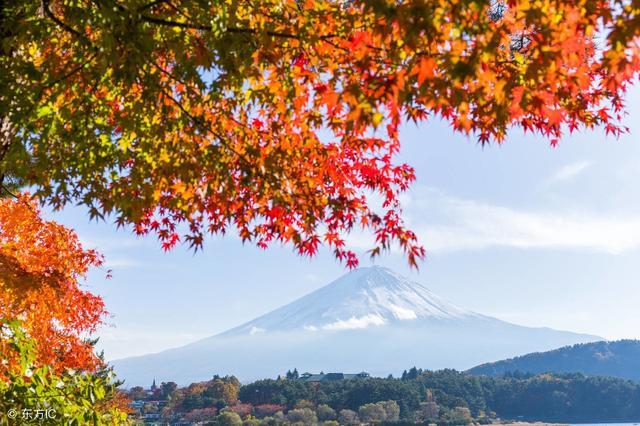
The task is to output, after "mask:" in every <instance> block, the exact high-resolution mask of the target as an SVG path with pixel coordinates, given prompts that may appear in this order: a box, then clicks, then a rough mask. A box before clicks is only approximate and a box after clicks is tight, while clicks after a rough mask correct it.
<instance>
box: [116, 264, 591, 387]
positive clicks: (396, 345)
mask: <svg viewBox="0 0 640 426" xmlns="http://www.w3.org/2000/svg"><path fill="white" fill-rule="evenodd" d="M595 340H601V339H600V338H598V337H595V336H588V335H581V334H575V333H570V332H564V331H556V330H551V329H547V328H528V327H522V326H518V325H514V324H509V323H506V322H504V321H500V320H498V319H495V318H491V317H487V316H483V315H480V314H477V313H474V312H471V311H468V310H465V309H463V308H460V307H458V306H456V305H454V304H453V303H451V302H448V301H446V300H444V299H442V298H440V297H438V296H437V295H435V294H433V293H432V292H431V291H429V290H428V289H427V288H426V287H424V286H422V285H421V284H418V283H415V282H412V281H409V280H407V279H405V278H403V277H402V276H399V275H397V274H395V273H394V272H392V271H390V270H388V269H385V268H380V267H371V268H361V269H358V270H355V271H352V272H350V273H348V274H346V275H344V276H343V277H341V278H339V279H338V280H336V281H334V282H332V283H331V284H329V285H327V286H326V287H323V288H321V289H319V290H317V291H315V292H312V293H310V294H308V295H307V296H304V297H302V298H300V299H298V300H296V301H294V302H292V303H290V304H288V305H285V306H283V307H281V308H279V309H276V310H274V311H272V312H270V313H268V314H266V315H263V316H261V317H259V318H256V319H254V320H252V321H249V322H247V323H245V324H242V325H240V326H238V327H235V328H233V329H231V330H228V331H226V332H224V333H221V334H219V335H216V336H212V337H209V338H206V339H203V340H200V341H198V342H195V343H192V344H189V345H186V346H183V347H180V348H176V349H171V350H167V351H163V352H160V353H157V354H151V355H145V356H141V357H134V358H126V359H122V360H116V361H113V365H114V366H115V368H116V371H117V372H118V374H119V375H120V376H121V377H123V378H125V379H126V385H127V386H133V385H139V384H147V383H149V382H150V381H151V380H153V378H154V377H155V378H157V379H158V380H161V381H167V380H173V381H175V382H178V383H179V384H188V383H190V382H192V381H197V380H203V379H207V378H210V377H211V376H212V375H214V374H235V375H237V376H238V377H239V378H240V379H241V380H252V379H256V378H260V377H275V376H277V375H278V374H282V373H283V372H285V371H286V370H288V369H289V368H293V367H297V368H298V370H300V371H306V370H308V371H320V370H323V371H345V372H349V371H363V370H364V371H367V372H369V373H371V374H372V375H385V376H386V375H387V374H389V373H393V374H399V373H400V372H401V371H403V370H404V369H406V368H409V367H411V366H413V365H417V366H420V367H423V368H429V369H437V368H446V367H450V368H457V369H465V368H469V367H471V366H473V365H477V364H479V363H481V362H486V361H491V360H497V359H501V358H505V357H510V356H516V355H520V354H525V353H529V352H533V351H542V350H548V349H552V348H557V347H559V346H564V345H568V344H574V343H581V342H589V341H595Z"/></svg>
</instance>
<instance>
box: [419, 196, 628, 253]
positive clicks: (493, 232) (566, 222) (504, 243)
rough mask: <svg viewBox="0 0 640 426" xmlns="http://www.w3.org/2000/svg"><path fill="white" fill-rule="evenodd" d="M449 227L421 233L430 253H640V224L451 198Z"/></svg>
mask: <svg viewBox="0 0 640 426" xmlns="http://www.w3.org/2000/svg"><path fill="white" fill-rule="evenodd" d="M440 207H442V208H444V209H445V211H446V213H448V216H449V219H450V220H449V223H446V224H433V225H429V224H425V225H422V226H420V227H419V228H418V230H417V232H418V233H419V236H420V237H421V240H422V241H423V242H424V244H425V245H426V247H427V249H428V250H429V251H431V252H446V251H455V250H465V249H475V250H477V249H485V248H489V247H515V248H547V249H587V250H594V251H601V252H606V253H611V254H618V253H622V252H625V251H628V250H632V249H635V248H638V247H640V218H638V216H631V217H616V216H614V215H611V216H609V215H604V216H603V215H589V214H584V213H576V212H568V213H561V212H530V211H523V210H516V209H512V208H508V207H501V206H495V205H491V204H485V203H479V202H475V201H466V200H459V199H453V198H446V199H445V200H444V201H443V205H442V206H440Z"/></svg>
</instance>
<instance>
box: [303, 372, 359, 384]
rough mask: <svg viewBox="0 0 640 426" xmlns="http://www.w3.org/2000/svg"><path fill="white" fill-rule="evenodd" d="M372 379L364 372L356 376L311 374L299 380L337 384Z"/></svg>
mask: <svg viewBox="0 0 640 426" xmlns="http://www.w3.org/2000/svg"><path fill="white" fill-rule="evenodd" d="M369 377H371V376H370V375H369V373H365V372H364V371H362V372H360V373H355V374H345V373H326V374H325V373H320V374H311V373H303V374H302V375H301V376H300V378H299V379H298V380H301V381H303V382H310V383H319V382H335V381H340V380H357V379H366V378H369Z"/></svg>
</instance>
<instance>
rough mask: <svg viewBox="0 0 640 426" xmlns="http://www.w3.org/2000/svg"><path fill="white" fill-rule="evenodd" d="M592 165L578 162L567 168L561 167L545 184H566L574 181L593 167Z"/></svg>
mask: <svg viewBox="0 0 640 426" xmlns="http://www.w3.org/2000/svg"><path fill="white" fill-rule="evenodd" d="M591 164H592V163H591V161H578V162H576V163H571V164H567V165H566V166H563V167H560V168H559V169H558V170H556V171H555V173H553V174H552V175H551V176H549V177H548V178H547V179H545V181H544V183H545V184H547V185H550V184H553V183H559V182H566V181H569V180H571V179H574V178H575V177H577V176H578V175H579V174H581V173H582V172H584V171H585V170H586V169H588V168H589V167H591Z"/></svg>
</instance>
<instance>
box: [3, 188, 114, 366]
mask: <svg viewBox="0 0 640 426" xmlns="http://www.w3.org/2000/svg"><path fill="white" fill-rule="evenodd" d="M101 264H102V257H101V256H100V255H99V254H98V253H96V252H95V251H93V250H85V249H84V248H83V247H82V245H81V244H80V242H79V241H78V237H77V236H76V234H75V233H74V232H73V231H71V230H69V229H67V228H65V227H64V226H62V225H60V224H57V223H55V222H51V221H46V220H44V219H42V217H41V216H40V212H39V210H38V206H37V204H36V203H35V202H34V201H32V200H31V199H30V197H29V195H28V194H23V195H21V196H20V198H19V199H17V200H14V199H10V198H0V320H1V321H0V324H3V323H5V322H7V321H11V320H16V319H17V320H19V321H20V324H21V326H22V327H24V330H25V332H26V333H28V335H29V336H31V338H32V339H33V341H34V342H35V346H36V347H35V351H36V353H37V363H38V365H48V366H50V367H51V368H52V369H53V370H54V371H60V370H61V369H63V368H76V369H82V370H92V369H93V368H95V367H97V366H98V365H99V364H100V362H99V360H98V358H97V357H96V355H95V354H94V352H93V346H92V344H91V343H90V342H89V341H87V340H86V338H87V336H88V334H90V333H92V332H94V331H95V329H96V327H97V326H98V325H99V324H100V323H101V319H102V317H103V316H104V314H105V311H104V304H103V301H102V299H101V298H100V297H99V296H96V295H93V294H91V293H90V292H89V291H86V290H83V289H82V288H80V286H79V282H80V281H81V280H82V279H84V277H85V276H86V273H87V272H88V270H89V268H91V267H99V266H100V265H101ZM1 349H2V351H1V353H2V354H3V356H6V357H8V358H9V359H5V360H6V361H8V364H4V363H3V364H1V365H0V373H2V370H3V369H11V368H12V365H11V364H12V363H15V362H19V361H20V360H19V359H10V358H11V357H10V356H9V354H10V353H11V352H10V351H9V350H8V348H1Z"/></svg>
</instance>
